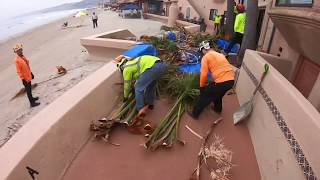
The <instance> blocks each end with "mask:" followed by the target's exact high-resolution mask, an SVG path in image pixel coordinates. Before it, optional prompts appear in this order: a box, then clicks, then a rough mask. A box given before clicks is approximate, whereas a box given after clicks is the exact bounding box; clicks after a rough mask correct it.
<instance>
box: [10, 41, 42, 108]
mask: <svg viewBox="0 0 320 180" xmlns="http://www.w3.org/2000/svg"><path fill="white" fill-rule="evenodd" d="M13 51H14V52H15V53H16V54H17V57H16V59H15V64H16V70H17V73H18V76H19V77H20V79H21V81H22V84H23V85H24V88H25V90H26V92H27V97H28V99H29V102H30V107H35V106H38V105H40V103H38V102H36V101H37V100H38V99H39V97H33V96H32V92H31V91H32V90H31V80H32V79H34V75H33V73H32V72H31V69H30V65H29V61H28V60H27V58H26V57H25V56H24V55H23V49H22V44H17V45H16V46H15V47H14V48H13Z"/></svg>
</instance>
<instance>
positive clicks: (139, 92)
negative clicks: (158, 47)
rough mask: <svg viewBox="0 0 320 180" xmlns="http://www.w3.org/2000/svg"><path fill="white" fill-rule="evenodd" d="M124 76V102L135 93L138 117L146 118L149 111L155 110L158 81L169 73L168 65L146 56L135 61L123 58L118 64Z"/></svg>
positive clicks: (154, 57) (158, 59)
mask: <svg viewBox="0 0 320 180" xmlns="http://www.w3.org/2000/svg"><path fill="white" fill-rule="evenodd" d="M117 67H118V69H119V70H120V72H121V73H122V75H123V80H124V94H123V101H124V102H125V101H127V100H128V98H129V97H130V95H131V93H134V95H135V100H136V109H137V111H138V112H139V113H138V116H144V115H145V114H146V112H147V109H153V106H154V99H155V95H156V94H155V93H156V89H155V88H156V81H157V80H158V79H159V78H160V77H161V76H162V75H163V74H164V73H165V72H166V71H167V64H166V63H165V62H164V61H162V60H161V59H160V58H158V57H156V56H149V55H144V56H140V57H137V58H135V59H133V60H130V61H129V60H128V59H126V58H122V60H120V62H119V63H118V64H117Z"/></svg>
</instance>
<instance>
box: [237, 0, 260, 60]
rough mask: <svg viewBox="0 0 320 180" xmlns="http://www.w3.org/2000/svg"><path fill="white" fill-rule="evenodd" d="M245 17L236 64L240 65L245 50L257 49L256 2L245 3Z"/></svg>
mask: <svg viewBox="0 0 320 180" xmlns="http://www.w3.org/2000/svg"><path fill="white" fill-rule="evenodd" d="M246 9H247V11H246V13H247V16H246V27H245V31H244V36H243V40H242V44H241V48H240V51H239V55H238V63H239V65H241V64H242V61H243V57H244V53H245V51H246V49H252V50H256V48H257V36H256V34H257V24H258V15H259V9H258V1H248V2H247V8H246Z"/></svg>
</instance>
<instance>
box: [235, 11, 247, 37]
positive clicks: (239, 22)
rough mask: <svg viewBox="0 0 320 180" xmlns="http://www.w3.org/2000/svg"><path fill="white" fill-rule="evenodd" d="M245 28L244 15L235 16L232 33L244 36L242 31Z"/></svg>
mask: <svg viewBox="0 0 320 180" xmlns="http://www.w3.org/2000/svg"><path fill="white" fill-rule="evenodd" d="M245 26H246V13H240V14H238V15H237V16H236V20H235V22H234V32H238V33H241V34H244V29H245Z"/></svg>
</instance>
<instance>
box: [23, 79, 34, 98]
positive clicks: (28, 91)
mask: <svg viewBox="0 0 320 180" xmlns="http://www.w3.org/2000/svg"><path fill="white" fill-rule="evenodd" d="M23 85H24V88H25V90H26V92H27V96H28V99H29V102H30V104H32V103H34V100H33V97H32V90H31V81H30V82H26V83H23Z"/></svg>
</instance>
